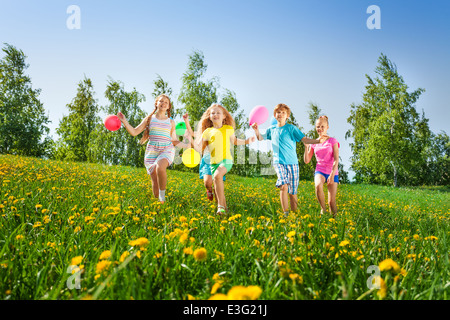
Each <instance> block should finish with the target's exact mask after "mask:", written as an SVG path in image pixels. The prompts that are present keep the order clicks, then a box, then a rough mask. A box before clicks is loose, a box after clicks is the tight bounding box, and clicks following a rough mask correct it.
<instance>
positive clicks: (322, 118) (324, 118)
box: [317, 115, 330, 125]
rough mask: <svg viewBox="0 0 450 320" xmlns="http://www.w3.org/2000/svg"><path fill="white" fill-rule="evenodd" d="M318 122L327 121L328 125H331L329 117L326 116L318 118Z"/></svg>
mask: <svg viewBox="0 0 450 320" xmlns="http://www.w3.org/2000/svg"><path fill="white" fill-rule="evenodd" d="M317 120H319V121H320V120H325V121H326V122H327V125H330V124H329V123H328V117H327V116H325V115H323V116H320V117H319V118H317Z"/></svg>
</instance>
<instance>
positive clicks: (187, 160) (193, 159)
mask: <svg viewBox="0 0 450 320" xmlns="http://www.w3.org/2000/svg"><path fill="white" fill-rule="evenodd" d="M181 160H182V161H183V163H184V165H185V166H186V167H189V168H193V167H195V166H197V165H198V164H199V163H200V154H199V153H198V152H197V151H195V150H194V149H193V148H189V149H186V150H184V152H183V155H182V156H181Z"/></svg>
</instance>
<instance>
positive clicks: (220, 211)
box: [217, 206, 227, 215]
mask: <svg viewBox="0 0 450 320" xmlns="http://www.w3.org/2000/svg"><path fill="white" fill-rule="evenodd" d="M226 213H227V212H226V211H225V208H224V207H223V206H217V214H219V215H223V214H226Z"/></svg>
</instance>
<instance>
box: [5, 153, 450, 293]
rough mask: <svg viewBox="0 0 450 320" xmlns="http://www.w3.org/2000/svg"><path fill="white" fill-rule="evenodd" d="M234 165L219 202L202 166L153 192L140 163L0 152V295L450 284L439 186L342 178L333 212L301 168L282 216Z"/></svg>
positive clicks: (445, 204) (421, 288)
mask: <svg viewBox="0 0 450 320" xmlns="http://www.w3.org/2000/svg"><path fill="white" fill-rule="evenodd" d="M232 172H233V171H231V174H228V175H227V181H226V182H225V194H226V198H227V204H228V206H229V214H228V215H227V216H218V215H216V213H215V212H216V205H215V202H211V201H209V200H208V199H207V198H206V194H205V189H204V187H203V183H202V180H200V179H199V178H198V174H193V173H184V172H178V171H173V170H168V186H167V192H166V203H165V204H164V205H161V204H159V202H158V200H157V199H155V198H153V196H152V192H151V181H150V179H149V177H148V176H147V174H146V172H145V169H143V168H132V167H121V166H105V165H94V164H87V163H66V162H59V161H51V160H42V159H36V158H28V157H18V156H11V155H1V156H0V188H1V189H0V190H1V191H0V214H1V217H0V299H3V300H4V299H9V300H18V299H62V300H66V299H76V300H78V299H101V300H104V299H136V300H138V299H164V300H170V299H176V300H184V299H201V300H204V299H226V298H230V299H243V298H244V299H260V300H271V299H277V300H293V299H318V300H329V299H351V300H356V299H365V300H367V299H369V300H373V299H375V300H377V299H387V300H390V299H419V300H423V299H427V300H429V299H432V300H435V299H436V300H438V299H439V300H445V299H449V298H450V277H449V275H450V263H449V257H448V254H449V245H448V243H449V240H448V239H449V236H450V228H449V226H450V193H449V190H448V188H431V187H428V188H398V189H394V188H391V187H382V186H369V185H340V186H339V188H338V195H337V204H338V215H337V217H336V219H333V218H332V217H331V215H328V214H327V215H323V216H321V215H320V214H319V212H320V210H319V205H318V203H317V201H316V199H315V194H314V184H313V182H312V181H300V185H299V191H298V199H299V209H298V211H297V212H295V213H294V212H291V213H290V215H289V216H288V217H285V216H284V215H283V214H282V212H281V206H280V200H279V193H278V190H277V189H276V188H275V179H264V178H244V177H239V176H235V175H233V174H232ZM370 266H376V267H378V269H377V270H379V276H380V277H376V275H377V274H376V273H374V271H368V270H373V269H370ZM368 268H369V269H368ZM372 268H373V267H372ZM368 282H369V283H372V284H378V286H376V287H375V288H374V287H372V289H369V287H368Z"/></svg>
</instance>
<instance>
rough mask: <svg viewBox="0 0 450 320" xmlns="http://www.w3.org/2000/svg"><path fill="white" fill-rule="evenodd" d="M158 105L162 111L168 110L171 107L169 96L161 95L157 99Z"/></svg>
mask: <svg viewBox="0 0 450 320" xmlns="http://www.w3.org/2000/svg"><path fill="white" fill-rule="evenodd" d="M156 107H157V108H158V109H159V110H161V111H167V110H168V109H169V108H170V101H169V99H167V97H164V96H162V97H159V98H158V100H156Z"/></svg>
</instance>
